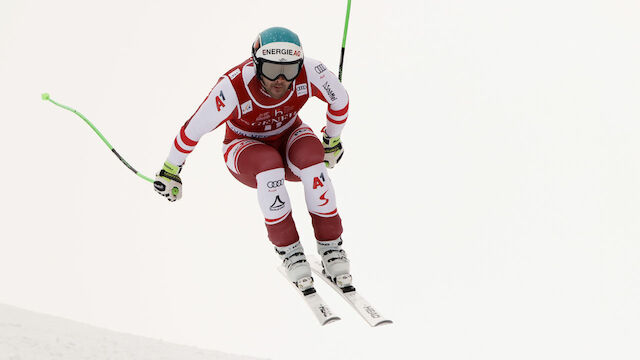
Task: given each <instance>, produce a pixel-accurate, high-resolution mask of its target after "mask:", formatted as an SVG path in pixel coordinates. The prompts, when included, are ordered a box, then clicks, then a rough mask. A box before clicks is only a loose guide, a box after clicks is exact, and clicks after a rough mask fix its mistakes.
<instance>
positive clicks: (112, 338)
mask: <svg viewBox="0 0 640 360" xmlns="http://www.w3.org/2000/svg"><path fill="white" fill-rule="evenodd" d="M0 359H4V360H32V359H33V360H45V359H46V360H177V359H180V360H252V359H257V358H254V357H247V356H239V355H231V354H225V353H222V352H218V351H210V350H204V349H198V348H194V347H188V346H181V345H176V344H171V343H168V342H164V341H160V340H154V339H150V338H145V337H142V336H134V335H129V334H124V333H119V332H115V331H110V330H106V329H101V328H98V327H95V326H89V325H85V324H81V323H78V322H75V321H71V320H66V319H62V318H58V317H54V316H49V315H44V314H39V313H35V312H31V311H26V310H23V309H20V308H17V307H13V306H7V305H3V304H0Z"/></svg>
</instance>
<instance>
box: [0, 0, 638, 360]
mask: <svg viewBox="0 0 640 360" xmlns="http://www.w3.org/2000/svg"><path fill="white" fill-rule="evenodd" d="M345 9H346V2H345V1H343V0H340V1H333V0H331V1H324V2H308V1H284V0H283V1H281V0H272V1H243V2H228V1H181V2H175V1H137V0H136V1H119V0H118V1H108V2H96V1H80V0H78V1H69V0H60V1H42V0H21V1H17V0H3V1H2V3H1V4H0V102H1V103H2V106H0V119H1V121H2V127H1V129H2V134H3V136H2V141H0V147H1V154H2V155H3V156H2V161H1V164H2V167H1V169H2V174H3V175H2V180H1V181H2V188H3V191H2V195H3V196H2V198H3V206H2V210H1V211H2V214H1V221H2V234H1V235H0V236H1V240H0V303H5V304H9V305H14V306H19V307H23V308H26V309H29V310H34V311H38V312H44V313H49V314H53V315H56V316H62V317H66V318H70V319H73V320H76V321H81V322H84V323H88V324H92V325H96V326H100V327H105V328H109V329H113V330H117V331H121V332H127V333H133V334H139V335H144V336H147V337H153V338H159V339H162V340H166V341H171V342H175V343H180V344H185V345H192V346H197V347H200V348H207V349H216V350H220V351H225V352H229V353H238V354H245V355H251V356H257V357H268V358H272V359H279V360H280V359H283V360H284V359H302V358H304V359H323V360H324V359H331V358H333V359H387V358H403V359H418V358H420V359H427V358H429V359H431V358H434V359H492V360H497V359H542V358H544V359H569V358H573V359H577V358H581V359H637V358H638V357H639V356H640V350H639V348H638V346H637V343H634V342H635V341H637V339H638V338H639V337H640V325H639V324H640V307H639V306H638V304H639V303H640V270H639V266H638V259H639V257H640V240H639V239H640V221H639V220H640V190H639V184H640V145H639V141H638V137H639V130H640V122H639V120H640V101H638V99H639V96H640V70H639V64H640V46H638V39H639V38H640V25H639V23H638V21H637V20H638V15H639V13H640V3H639V2H637V1H621V0H618V1H568V0H553V1H551V0H548V1H547V0H542V1H536V2H522V1H507V0H488V1H482V2H478V1H462V0H453V1H404V2H398V1H395V2H394V1H354V3H353V4H352V9H351V10H352V12H351V21H350V23H349V35H348V41H347V51H346V57H345V65H344V76H343V82H344V85H345V87H346V88H347V90H348V91H349V94H350V99H351V104H350V117H349V122H348V124H347V127H346V128H345V130H344V132H343V136H342V138H343V142H344V146H345V149H346V152H345V156H344V158H343V160H342V162H341V163H340V164H339V165H338V167H337V168H336V169H334V170H332V171H331V172H330V175H331V177H332V179H333V181H334V185H335V187H336V193H337V196H338V207H339V210H340V213H341V215H342V218H343V222H344V228H345V232H344V236H343V238H344V240H345V248H346V249H347V251H348V253H349V255H350V258H351V260H352V268H353V271H352V273H353V276H354V279H355V283H356V286H357V287H358V289H359V290H361V292H362V293H363V295H365V296H366V297H367V298H368V299H369V300H370V301H371V302H372V303H373V304H374V305H375V306H377V307H378V308H379V310H380V311H381V312H382V313H383V314H384V315H385V316H387V317H389V318H391V319H393V320H394V321H395V324H394V325H392V326H385V327H381V328H369V327H368V326H367V325H366V324H365V323H364V321H362V320H361V319H360V318H358V317H357V315H356V314H355V313H354V312H353V311H351V310H350V309H349V308H348V307H347V305H346V304H345V303H344V302H343V301H342V300H341V299H339V298H338V297H337V296H335V294H333V293H331V292H330V290H329V289H328V288H327V287H326V286H324V284H319V285H318V288H319V291H321V292H322V295H323V296H324V297H325V299H326V300H327V302H328V303H329V304H330V305H331V307H333V308H334V310H335V311H336V312H338V313H339V314H340V315H341V316H342V317H343V320H342V321H341V322H338V323H334V324H330V325H328V326H325V327H320V326H318V324H317V322H316V320H315V319H314V317H313V315H312V314H311V312H310V311H309V310H308V309H307V308H306V306H305V305H304V303H303V302H302V300H301V299H300V298H299V297H298V295H297V294H296V293H295V291H294V290H293V289H292V288H291V286H289V285H288V284H287V283H286V282H285V281H284V280H283V278H282V277H281V275H280V274H279V273H278V272H277V271H276V270H275V268H276V265H277V264H278V260H277V256H276V254H275V253H274V251H273V249H272V246H271V245H270V243H269V242H268V241H267V238H266V231H265V229H264V225H263V219H262V217H261V213H260V210H259V207H258V204H257V200H256V195H255V193H254V191H253V190H251V189H249V188H247V187H244V186H243V185H241V184H240V183H238V182H237V181H236V180H235V179H233V177H232V176H231V175H230V174H229V173H228V172H227V169H226V168H225V165H224V163H223V160H222V157H221V152H220V148H221V140H222V135H223V132H224V131H223V129H218V130H217V131H215V132H213V133H211V134H209V135H206V136H205V137H204V138H203V139H202V141H201V142H200V144H199V145H198V146H197V148H196V150H195V151H194V152H193V153H192V155H191V156H190V157H189V158H188V160H187V163H186V166H185V168H184V170H183V172H182V179H183V182H184V197H183V199H182V200H181V201H179V202H177V203H169V202H168V201H166V200H164V199H162V198H160V197H159V196H158V195H156V194H155V192H154V191H153V190H152V185H151V184H149V183H147V182H145V181H143V180H141V179H139V178H138V177H136V176H134V175H133V173H131V172H130V171H129V170H128V169H127V168H126V167H124V166H123V165H122V164H121V163H120V162H119V161H118V160H117V159H116V158H115V157H114V156H113V154H112V153H111V152H110V151H109V150H108V149H107V147H106V146H105V145H104V144H103V143H102V142H101V141H100V139H99V138H98V137H97V136H96V135H95V134H94V133H93V131H92V130H91V129H90V128H89V127H88V126H87V125H86V124H84V123H83V121H82V120H81V119H80V118H78V117H77V116H76V115H74V114H72V113H70V112H68V111H66V110H62V109H60V108H57V107H55V106H53V105H52V104H50V103H48V102H47V103H45V102H43V101H41V100H40V94H41V93H42V92H49V93H50V94H51V97H52V98H53V99H54V100H56V101H59V102H61V103H63V104H67V105H69V106H71V107H74V108H76V109H78V110H79V111H80V112H81V113H83V114H84V115H86V116H87V117H88V118H89V119H90V120H91V121H92V122H93V123H94V124H95V125H96V126H97V127H98V128H99V129H100V130H101V131H102V132H103V134H104V135H105V136H106V137H107V139H109V141H110V142H111V144H112V145H113V146H114V147H115V148H116V149H117V150H118V151H119V152H120V154H121V155H122V156H123V157H124V158H125V159H126V160H127V161H129V162H130V163H131V164H132V165H133V166H134V167H136V168H137V169H138V170H139V171H141V172H142V173H143V174H145V175H147V176H153V174H154V173H155V172H156V171H157V170H158V169H159V168H160V167H161V165H162V163H163V161H164V160H165V158H166V155H167V154H168V151H169V146H170V145H171V142H172V141H173V138H174V137H175V135H176V134H177V132H178V130H179V127H180V126H181V125H182V124H183V122H184V121H185V120H186V119H187V118H188V117H189V116H190V115H191V114H192V113H193V112H194V111H195V109H196V108H197V107H198V105H199V104H200V103H201V102H202V100H203V99H204V98H205V96H206V95H207V93H208V92H209V90H210V89H211V87H212V86H213V85H214V84H215V83H216V81H217V79H218V77H219V76H220V75H221V74H223V73H224V72H225V71H227V70H228V69H229V68H231V67H232V66H234V65H236V64H238V63H240V62H241V61H243V60H244V59H246V58H248V57H249V50H250V46H251V43H252V41H253V40H254V38H255V36H256V34H257V33H258V32H259V31H261V30H263V29H265V28H267V27H270V26H286V27H289V28H291V29H292V30H294V31H295V32H297V33H298V35H299V36H300V38H301V40H302V43H303V47H304V49H305V54H306V55H307V56H309V57H313V58H317V59H320V60H322V61H324V62H325V63H326V64H327V66H328V67H329V68H330V69H332V70H334V72H337V68H338V62H339V50H340V44H341V40H342V32H343V25H344V15H345ZM325 109H326V105H324V104H323V103H322V102H321V101H319V100H312V101H310V102H309V103H308V105H307V106H306V107H305V108H304V110H303V111H302V112H301V113H300V116H301V117H302V119H303V120H304V121H305V122H306V123H308V124H310V125H311V126H312V127H313V128H314V129H315V130H316V131H318V132H319V130H320V129H321V127H322V126H323V123H324V122H325V116H324V112H325ZM288 188H289V192H290V195H291V198H292V201H293V202H294V206H293V209H294V218H295V220H296V222H297V224H298V227H299V232H300V234H301V236H302V241H303V244H304V245H305V246H306V249H307V252H308V253H309V254H312V253H314V251H315V244H314V240H313V233H312V231H311V224H310V220H309V216H308V214H307V212H306V209H305V206H304V196H303V193H302V187H301V186H300V184H291V185H290V186H289V187H288ZM634 339H635V340H634Z"/></svg>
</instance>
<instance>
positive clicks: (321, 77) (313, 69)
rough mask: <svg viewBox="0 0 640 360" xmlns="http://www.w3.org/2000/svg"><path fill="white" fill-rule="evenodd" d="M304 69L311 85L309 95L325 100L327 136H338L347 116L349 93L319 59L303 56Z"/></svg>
mask: <svg viewBox="0 0 640 360" xmlns="http://www.w3.org/2000/svg"><path fill="white" fill-rule="evenodd" d="M304 65H305V69H306V71H307V78H308V79H309V83H310V86H311V95H312V96H315V97H317V98H319V99H320V100H322V101H324V102H326V103H327V104H328V106H327V126H326V128H325V130H324V132H325V133H326V134H327V136H328V137H330V138H333V137H340V134H341V133H342V129H343V128H344V126H345V123H346V122H347V118H348V117H349V95H348V94H347V90H345V88H344V86H342V83H341V82H340V80H338V77H337V76H336V75H335V74H334V73H333V72H331V71H329V69H327V67H326V66H325V65H324V64H323V63H321V62H320V61H317V60H314V59H310V58H305V61H304Z"/></svg>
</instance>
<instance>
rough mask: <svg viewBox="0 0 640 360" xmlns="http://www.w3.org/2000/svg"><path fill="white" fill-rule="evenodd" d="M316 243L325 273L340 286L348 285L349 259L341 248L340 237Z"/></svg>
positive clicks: (349, 282) (349, 283)
mask: <svg viewBox="0 0 640 360" xmlns="http://www.w3.org/2000/svg"><path fill="white" fill-rule="evenodd" d="M317 243H318V254H320V256H322V267H323V268H324V273H325V275H326V276H327V277H328V278H329V279H331V281H333V282H334V283H335V284H336V285H338V287H340V288H345V287H347V286H350V285H351V274H350V273H349V259H347V254H346V253H345V252H344V250H342V239H341V238H338V239H336V240H332V241H318V242H317Z"/></svg>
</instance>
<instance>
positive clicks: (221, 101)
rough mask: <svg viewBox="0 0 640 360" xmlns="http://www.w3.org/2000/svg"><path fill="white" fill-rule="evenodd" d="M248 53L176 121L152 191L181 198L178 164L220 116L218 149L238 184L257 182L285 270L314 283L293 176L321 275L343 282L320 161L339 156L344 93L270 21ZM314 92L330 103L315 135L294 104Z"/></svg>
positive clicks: (335, 220)
mask: <svg viewBox="0 0 640 360" xmlns="http://www.w3.org/2000/svg"><path fill="white" fill-rule="evenodd" d="M251 53H252V56H251V58H250V59H247V60H245V61H243V62H242V63H241V64H239V65H237V66H234V67H233V68H231V69H230V70H229V71H227V72H226V73H225V74H224V75H223V76H222V77H220V79H219V80H218V83H217V84H216V85H215V86H214V88H213V89H212V90H211V92H210V93H209V95H208V96H207V98H206V99H205V100H204V102H203V103H202V104H201V105H200V107H199V108H198V109H197V110H196V112H195V114H193V115H192V116H191V118H190V119H189V120H188V121H187V122H186V123H185V124H184V125H183V126H182V128H181V129H180V132H179V133H178V135H177V136H176V138H175V141H174V142H173V146H172V147H171V150H170V152H169V156H168V157H167V160H166V161H165V163H164V166H163V167H162V169H161V170H160V171H159V172H158V173H157V174H156V181H155V183H154V188H155V190H156V191H157V192H158V193H160V194H161V195H162V196H164V197H166V198H167V199H168V200H169V201H176V200H179V199H180V198H181V197H182V181H181V179H180V175H179V174H180V171H181V170H182V166H183V164H184V162H185V160H186V158H187V156H188V155H189V153H191V152H192V151H193V149H194V148H195V146H196V144H197V143H198V141H199V140H200V138H201V137H202V136H203V135H204V134H206V133H208V132H210V131H212V130H214V129H216V128H217V127H219V126H220V125H222V124H226V134H225V138H224V141H223V147H222V153H223V155H224V160H225V162H226V165H227V168H228V169H229V171H230V172H231V174H232V175H233V176H234V177H235V178H236V179H237V180H239V181H240V182H241V183H243V184H245V185H247V186H250V187H252V188H255V189H257V194H258V202H259V204H260V208H261V210H262V213H263V215H264V219H265V225H266V228H267V234H268V237H269V240H270V241H271V242H272V243H273V245H274V246H275V249H276V252H277V253H278V255H279V256H280V258H281V259H282V261H283V266H284V268H285V269H286V274H287V277H288V279H289V280H290V281H292V282H294V283H295V284H296V285H297V286H298V288H299V289H300V290H302V291H304V290H306V289H309V288H311V287H312V286H313V278H312V277H311V269H310V266H309V263H308V262H307V260H306V257H305V254H304V250H303V248H302V245H301V243H300V240H299V236H298V232H297V230H296V226H295V224H294V221H293V218H292V216H291V202H290V199H289V195H288V194H287V190H286V186H285V179H286V180H289V181H301V182H302V184H303V186H304V193H305V200H306V204H307V209H308V211H309V213H310V215H311V219H312V224H313V228H314V233H315V237H316V240H317V248H318V253H319V254H320V255H321V257H322V264H323V267H324V269H325V272H326V274H327V276H329V277H330V278H331V279H332V280H333V281H334V282H335V283H336V284H338V286H340V287H346V286H349V285H350V284H351V275H350V271H349V260H348V259H347V257H346V254H345V252H344V250H343V249H342V238H341V235H342V222H341V219H340V215H338V210H337V207H336V199H335V193H334V189H333V184H332V182H331V179H330V178H329V174H328V173H327V168H333V167H334V166H335V165H336V164H337V163H338V162H339V161H340V159H341V157H342V155H343V152H344V150H343V148H342V144H341V141H340V133H341V131H342V129H343V127H344V125H345V122H346V120H347V116H348V108H349V97H348V95H347V92H346V90H345V89H344V87H343V86H342V84H341V83H340V81H339V80H338V78H337V77H336V76H335V75H334V74H333V73H332V72H331V71H329V70H328V69H327V67H326V66H325V65H324V64H322V63H321V62H319V61H317V60H314V59H310V58H308V57H305V56H304V53H303V50H302V46H301V43H300V39H299V38H298V36H297V35H296V34H295V33H293V32H292V31H290V30H288V29H286V28H282V27H272V28H269V29H266V30H264V31H262V32H261V33H260V34H258V37H257V38H256V40H255V42H254V43H253V46H252V48H251ZM312 96H314V97H317V98H319V99H320V100H322V101H324V102H326V103H327V104H328V109H327V113H326V117H327V123H326V126H325V127H324V128H323V129H322V131H321V132H322V142H321V141H320V140H319V139H318V137H316V135H315V134H314V133H313V131H312V130H311V128H310V127H309V126H307V125H306V124H304V123H303V122H302V120H301V119H300V117H299V116H298V112H299V111H300V108H302V106H303V105H304V104H305V103H306V102H307V100H308V99H309V98H311V97H312Z"/></svg>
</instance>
